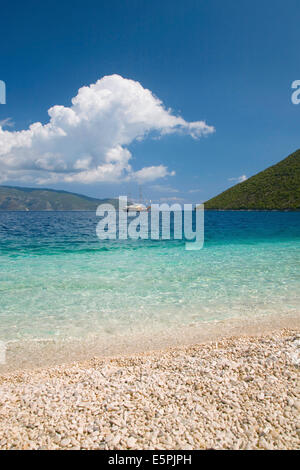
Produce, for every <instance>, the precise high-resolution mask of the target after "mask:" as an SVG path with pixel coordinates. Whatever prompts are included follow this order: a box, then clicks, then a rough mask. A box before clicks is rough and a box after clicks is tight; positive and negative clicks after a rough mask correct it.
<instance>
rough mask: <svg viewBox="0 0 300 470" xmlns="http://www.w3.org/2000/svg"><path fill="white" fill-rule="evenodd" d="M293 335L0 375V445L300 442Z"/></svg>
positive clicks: (272, 445)
mask: <svg viewBox="0 0 300 470" xmlns="http://www.w3.org/2000/svg"><path fill="white" fill-rule="evenodd" d="M295 338H296V339H295ZM298 338H299V332H298V331H295V330H293V331H291V330H287V329H285V330H282V331H281V332H278V331H277V332H274V333H273V334H272V335H265V336H258V337H246V336H243V337H233V338H226V339H220V340H219V341H218V343H217V345H216V343H215V342H214V343H213V342H211V343H204V344H200V345H194V346H188V347H186V346H181V347H178V348H173V349H172V348H169V349H167V350H165V351H160V352H152V353H145V354H139V355H138V354H136V355H133V356H123V357H118V358H105V359H101V358H99V359H97V358H93V360H91V361H86V362H84V363H74V364H71V365H60V366H56V367H52V368H45V369H37V370H31V371H22V372H14V373H10V374H6V375H2V376H0V449H1V450H2V449H49V450H54V449H120V450H122V449H161V450H168V449H180V450H181V449H186V450H191V449H299V447H300V423H299V422H298V417H299V411H300V390H299V340H298Z"/></svg>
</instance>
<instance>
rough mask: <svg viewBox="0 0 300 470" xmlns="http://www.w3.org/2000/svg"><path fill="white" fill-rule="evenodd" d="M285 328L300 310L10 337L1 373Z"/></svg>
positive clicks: (293, 324)
mask: <svg viewBox="0 0 300 470" xmlns="http://www.w3.org/2000/svg"><path fill="white" fill-rule="evenodd" d="M284 328H288V329H300V312H297V313H296V312H294V313H289V314H282V315H278V314H270V315H263V316H262V315H253V316H252V317H250V318H249V317H239V318H229V319H224V320H216V321H210V322H193V323H189V324H187V325H180V326H175V325H166V327H165V329H162V328H161V327H160V328H155V325H152V327H151V329H149V331H148V330H147V329H146V330H147V331H136V330H135V331H132V330H130V331H124V333H123V334H118V335H117V334H111V335H106V336H105V337H104V336H102V335H97V334H94V335H91V336H88V337H86V338H64V339H59V338H53V339H35V340H30V341H11V342H8V343H7V347H6V364H0V375H1V374H6V373H12V372H14V371H17V370H27V369H29V370H31V369H36V368H45V367H55V366H57V365H68V364H72V363H73V362H83V361H86V360H89V359H92V358H93V357H101V358H115V357H126V356H128V355H133V354H143V353H147V352H155V351H165V350H167V349H168V348H173V347H182V346H183V347H185V346H186V347H188V346H193V345H195V344H203V343H207V342H210V341H218V340H219V339H220V338H228V337H232V336H253V335H254V336H255V335H260V334H262V333H263V334H270V333H271V332H276V331H279V330H282V329H284Z"/></svg>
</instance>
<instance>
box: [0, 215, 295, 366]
mask: <svg viewBox="0 0 300 470" xmlns="http://www.w3.org/2000/svg"><path fill="white" fill-rule="evenodd" d="M194 214H195V213H194ZM148 217H151V214H149V215H148ZM194 217H195V215H194ZM204 220H205V223H204V245H203V248H202V249H200V250H192V251H190V250H186V249H185V240H184V239H182V240H177V239H172V238H171V239H170V240H163V239H158V240H151V239H143V240H142V239H138V240H133V239H127V240H118V239H116V240H99V238H98V237H97V234H96V227H97V224H98V222H99V217H97V216H96V213H95V212H0V343H1V344H2V345H4V346H3V347H5V348H7V351H8V358H7V361H8V362H10V363H11V364H12V365H14V366H15V367H17V366H18V367H23V366H25V365H28V364H32V365H43V364H44V363H45V364H48V363H51V364H52V363H55V362H57V361H58V362H59V361H64V360H66V359H69V360H73V359H76V358H77V355H76V352H77V353H78V351H80V354H78V357H80V359H82V358H84V357H86V358H88V357H89V356H91V355H93V354H110V355H114V354H120V353H123V352H124V350H128V351H134V350H135V349H136V350H138V351H142V350H143V348H146V347H147V348H148V349H151V347H154V346H156V347H157V346H158V345H159V346H161V347H162V346H163V342H164V341H166V343H167V344H168V345H171V346H172V345H178V344H181V343H184V336H185V332H187V331H193V332H195V331H202V332H205V331H212V330H213V329H214V328H217V327H218V325H224V324H225V323H226V321H239V322H243V321H247V322H248V323H249V321H252V320H253V321H256V322H257V321H258V320H259V319H260V318H263V319H264V321H265V320H266V319H268V321H270V322H272V321H273V320H274V321H275V319H276V318H277V317H278V316H281V317H282V316H283V317H286V318H288V317H289V316H291V317H295V316H297V315H298V316H299V315H300V212H278V211H205V217H204ZM175 332H176V333H175ZM83 345H84V346H83ZM58 351H59V353H58Z"/></svg>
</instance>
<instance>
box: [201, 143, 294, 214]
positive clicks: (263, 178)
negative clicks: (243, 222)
mask: <svg viewBox="0 0 300 470" xmlns="http://www.w3.org/2000/svg"><path fill="white" fill-rule="evenodd" d="M204 207H205V209H216V210H217V209H219V210H242V209H244V210H247V209H248V210H300V150H297V151H296V152H294V153H293V154H291V155H289V156H288V157H287V158H285V159H284V160H282V161H280V162H279V163H277V164H276V165H273V166H270V167H269V168H267V169H266V170H264V171H261V172H260V173H258V174H257V175H254V176H252V177H251V178H249V179H247V180H246V181H244V182H243V183H239V184H236V185H235V186H233V187H232V188H229V189H227V190H226V191H224V192H223V193H221V194H219V195H218V196H215V197H213V198H212V199H210V200H209V201H207V202H205V206H204Z"/></svg>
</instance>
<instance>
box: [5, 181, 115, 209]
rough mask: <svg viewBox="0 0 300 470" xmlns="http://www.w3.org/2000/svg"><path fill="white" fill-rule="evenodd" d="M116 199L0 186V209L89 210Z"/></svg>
mask: <svg viewBox="0 0 300 470" xmlns="http://www.w3.org/2000/svg"><path fill="white" fill-rule="evenodd" d="M102 203H110V204H113V205H114V206H116V205H117V203H118V201H117V200H116V199H95V198H92V197H88V196H83V195H81V194H76V193H70V192H68V191H56V190H53V189H39V188H22V187H17V186H0V211H10V210H11V211H88V210H91V211H93V210H96V208H97V206H98V205H99V204H102Z"/></svg>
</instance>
